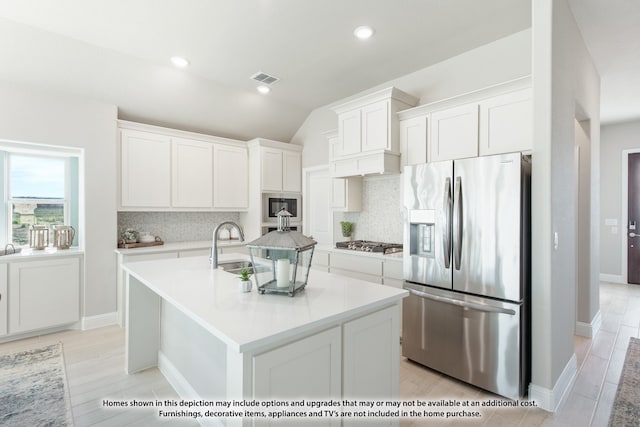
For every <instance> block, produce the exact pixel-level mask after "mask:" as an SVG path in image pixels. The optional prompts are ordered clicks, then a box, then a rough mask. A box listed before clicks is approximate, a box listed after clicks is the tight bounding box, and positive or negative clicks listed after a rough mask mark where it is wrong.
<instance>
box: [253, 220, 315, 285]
mask: <svg viewBox="0 0 640 427" xmlns="http://www.w3.org/2000/svg"><path fill="white" fill-rule="evenodd" d="M277 216H278V228H277V229H276V230H275V231H272V232H270V233H267V234H265V235H264V236H262V237H260V238H258V239H256V240H254V241H252V242H250V243H248V244H247V248H249V255H250V256H251V263H252V264H253V271H254V273H253V277H254V278H255V281H256V287H257V288H258V292H260V293H261V294H264V293H265V292H268V293H276V294H287V295H289V296H290V297H292V296H294V295H295V294H296V293H297V292H299V291H301V290H303V289H304V288H305V286H307V279H308V278H309V269H310V268H311V259H312V258H313V250H314V247H315V245H316V243H317V242H316V241H315V240H313V239H310V238H308V237H306V236H305V235H303V234H302V233H300V232H298V231H291V230H290V229H289V222H290V218H291V214H290V213H289V212H287V211H286V210H285V209H284V208H282V209H281V210H280V212H278V214H277Z"/></svg>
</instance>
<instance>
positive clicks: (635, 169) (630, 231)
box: [627, 153, 640, 285]
mask: <svg viewBox="0 0 640 427" xmlns="http://www.w3.org/2000/svg"><path fill="white" fill-rule="evenodd" d="M628 179H629V181H628V184H627V185H628V187H627V188H628V192H629V193H628V212H627V213H628V216H627V218H628V220H629V223H628V224H627V282H628V283H633V284H635V285H640V228H639V226H640V153H631V154H629V178H628Z"/></svg>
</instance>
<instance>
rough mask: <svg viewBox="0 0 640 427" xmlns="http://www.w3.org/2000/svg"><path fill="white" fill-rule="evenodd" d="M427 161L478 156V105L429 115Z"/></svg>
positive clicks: (462, 106) (468, 105) (464, 106)
mask: <svg viewBox="0 0 640 427" xmlns="http://www.w3.org/2000/svg"><path fill="white" fill-rule="evenodd" d="M429 141H430V150H429V161H432V162H436V161H440V160H451V159H462V158H465V157H476V156H477V155H478V104H475V103H474V104H467V105H461V106H459V107H455V108H449V109H447V110H443V111H436V112H434V113H432V114H431V134H430V138H429Z"/></svg>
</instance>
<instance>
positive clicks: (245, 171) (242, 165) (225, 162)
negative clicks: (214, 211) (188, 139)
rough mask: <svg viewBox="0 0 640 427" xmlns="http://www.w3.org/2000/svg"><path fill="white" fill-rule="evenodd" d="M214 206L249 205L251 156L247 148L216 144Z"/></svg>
mask: <svg viewBox="0 0 640 427" xmlns="http://www.w3.org/2000/svg"><path fill="white" fill-rule="evenodd" d="M213 206H214V207H216V208H238V209H244V208H247V207H248V206H249V158H248V155H247V150H246V149H245V148H243V147H233V146H230V145H223V144H214V146H213Z"/></svg>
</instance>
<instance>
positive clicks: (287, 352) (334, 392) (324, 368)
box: [253, 326, 342, 425]
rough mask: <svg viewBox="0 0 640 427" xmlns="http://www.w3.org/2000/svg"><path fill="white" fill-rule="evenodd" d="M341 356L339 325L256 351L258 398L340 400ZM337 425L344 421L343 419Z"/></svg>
mask: <svg viewBox="0 0 640 427" xmlns="http://www.w3.org/2000/svg"><path fill="white" fill-rule="evenodd" d="M341 358H342V349H341V334H340V327H339V326H336V327H334V328H331V329H328V330H326V331H323V332H320V333H317V334H314V335H311V336H308V337H305V338H302V339H300V340H298V341H294V342H292V343H290V344H286V345H283V346H281V347H278V348H275V349H273V350H270V351H267V352H265V353H262V354H259V355H256V356H254V357H253V372H254V377H253V394H254V398H256V399H267V400H268V399H302V398H318V399H335V400H339V399H340V398H341V397H342V385H341V378H342V376H341V375H342V372H341V371H342V363H341ZM330 425H333V424H330ZM335 425H340V422H339V420H337V423H336V424H335Z"/></svg>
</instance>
